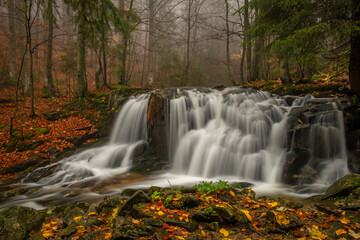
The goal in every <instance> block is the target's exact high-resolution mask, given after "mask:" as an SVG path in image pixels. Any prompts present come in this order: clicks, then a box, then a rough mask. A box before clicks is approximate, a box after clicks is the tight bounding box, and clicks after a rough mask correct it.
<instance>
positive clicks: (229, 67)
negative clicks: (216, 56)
mask: <svg viewBox="0 0 360 240" xmlns="http://www.w3.org/2000/svg"><path fill="white" fill-rule="evenodd" d="M225 5H226V15H225V21H226V66H227V71H228V77H229V80H230V82H231V84H232V85H234V86H235V85H236V83H235V81H234V79H233V77H232V73H231V59H230V29H229V2H228V0H225Z"/></svg>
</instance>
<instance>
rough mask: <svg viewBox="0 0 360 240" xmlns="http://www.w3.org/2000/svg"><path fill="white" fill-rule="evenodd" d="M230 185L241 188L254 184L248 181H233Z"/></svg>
mask: <svg viewBox="0 0 360 240" xmlns="http://www.w3.org/2000/svg"><path fill="white" fill-rule="evenodd" d="M230 186H231V187H234V188H239V189H242V188H249V187H252V186H254V184H253V183H249V182H234V183H231V185H230Z"/></svg>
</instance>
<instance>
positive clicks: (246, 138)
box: [169, 88, 348, 184]
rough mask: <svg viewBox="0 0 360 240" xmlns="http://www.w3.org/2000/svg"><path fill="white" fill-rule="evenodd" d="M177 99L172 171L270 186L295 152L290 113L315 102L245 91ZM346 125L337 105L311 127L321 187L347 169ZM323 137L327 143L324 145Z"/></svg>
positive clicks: (191, 93) (192, 93) (186, 94)
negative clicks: (289, 124)
mask: <svg viewBox="0 0 360 240" xmlns="http://www.w3.org/2000/svg"><path fill="white" fill-rule="evenodd" d="M178 95H180V96H178V97H177V98H175V99H172V100H171V101H170V124H169V128H170V129H169V143H170V144H169V145H170V147H169V156H170V162H171V164H172V169H171V171H172V172H173V173H174V174H180V175H188V176H197V177H203V178H219V177H225V176H226V177H229V176H231V177H237V178H240V179H246V180H250V181H254V180H255V181H261V182H266V183H280V182H281V179H282V174H283V167H284V164H285V162H286V160H287V154H288V152H289V151H291V150H292V148H293V146H292V141H291V138H294V136H295V131H294V134H293V135H294V136H292V137H290V140H288V136H287V134H288V130H289V129H288V128H289V126H288V118H289V113H290V111H291V109H292V108H300V107H302V106H304V105H305V104H306V103H307V102H308V101H310V100H311V99H313V97H311V96H306V97H302V98H300V97H299V98H297V99H296V100H295V101H293V102H292V105H291V106H289V105H288V104H287V102H286V101H285V100H284V98H282V97H279V96H276V95H272V94H270V93H268V92H261V91H253V90H246V89H241V88H240V89H239V88H229V89H225V90H223V91H217V90H212V91H211V92H206V93H204V92H201V91H198V90H196V89H194V90H178ZM343 125H344V123H343V119H342V112H341V111H339V109H337V107H336V104H333V109H332V111H329V112H326V113H320V114H318V116H317V117H315V118H314V120H313V122H312V123H311V124H310V126H311V127H310V134H309V139H308V141H309V143H310V144H309V151H310V152H311V158H310V159H309V160H308V163H307V165H309V166H312V167H317V172H318V174H319V182H321V183H324V184H330V183H332V182H334V181H335V180H336V179H338V178H339V177H342V176H344V175H345V174H346V173H347V171H348V170H347V166H346V161H347V159H346V148H345V136H344V126H343ZM320 137H321V138H323V139H324V141H322V142H319V138H320ZM293 141H294V140H293ZM319 154H320V155H322V156H321V157H322V161H321V162H320V164H319V161H317V158H318V157H319ZM305 164H306V163H305ZM315 165H316V166H315Z"/></svg>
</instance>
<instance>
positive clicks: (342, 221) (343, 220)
mask: <svg viewBox="0 0 360 240" xmlns="http://www.w3.org/2000/svg"><path fill="white" fill-rule="evenodd" d="M339 221H340V222H341V223H343V224H348V223H350V220H349V219H348V218H346V217H343V218H340V219H339Z"/></svg>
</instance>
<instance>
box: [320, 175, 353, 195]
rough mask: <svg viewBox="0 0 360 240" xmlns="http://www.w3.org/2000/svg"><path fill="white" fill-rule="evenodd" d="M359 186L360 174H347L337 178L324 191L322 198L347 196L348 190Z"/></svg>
mask: <svg viewBox="0 0 360 240" xmlns="http://www.w3.org/2000/svg"><path fill="white" fill-rule="evenodd" d="M359 187H360V174H355V173H353V174H348V175H346V176H345V177H343V178H340V179H338V180H337V181H336V182H335V183H333V184H332V185H331V186H330V187H329V188H328V189H327V190H326V192H325V194H324V196H323V197H322V199H328V198H331V197H336V196H347V195H349V194H350V192H351V191H352V190H354V189H356V188H359Z"/></svg>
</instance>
